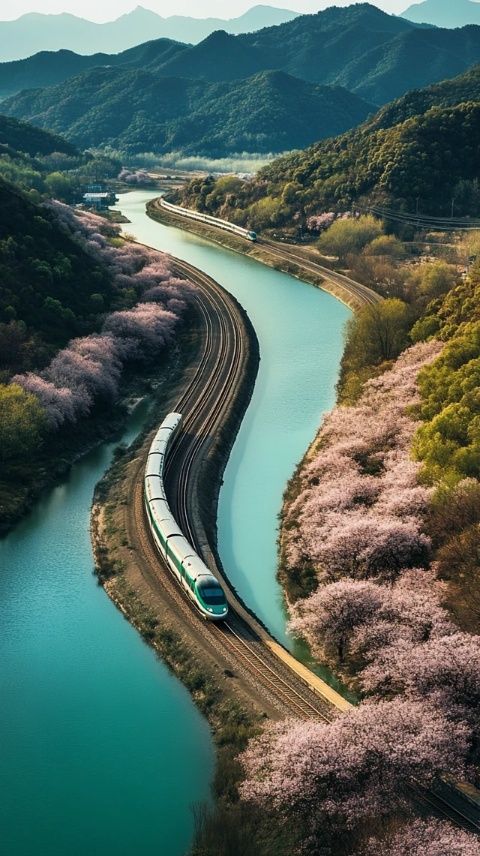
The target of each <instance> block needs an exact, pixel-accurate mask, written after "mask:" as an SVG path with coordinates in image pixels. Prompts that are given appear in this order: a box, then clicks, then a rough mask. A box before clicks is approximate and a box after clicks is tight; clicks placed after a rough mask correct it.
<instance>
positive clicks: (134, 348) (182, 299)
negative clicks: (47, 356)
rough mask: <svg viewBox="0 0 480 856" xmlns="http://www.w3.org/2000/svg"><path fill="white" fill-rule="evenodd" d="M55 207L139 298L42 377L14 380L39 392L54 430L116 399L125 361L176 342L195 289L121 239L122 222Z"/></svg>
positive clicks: (162, 259)
mask: <svg viewBox="0 0 480 856" xmlns="http://www.w3.org/2000/svg"><path fill="white" fill-rule="evenodd" d="M50 207H51V208H52V210H53V212H54V214H55V216H56V217H57V219H58V220H59V222H60V223H61V225H62V227H63V228H64V229H65V230H66V231H68V232H69V234H70V235H71V236H72V237H73V238H74V239H75V240H77V241H78V242H79V243H80V245H81V246H82V248H83V249H84V250H85V251H86V252H87V253H89V254H90V255H91V256H93V257H94V258H95V259H96V260H97V261H98V262H99V263H101V264H102V265H104V266H106V267H107V268H108V270H109V271H110V273H111V275H112V279H113V282H114V285H115V287H116V289H117V290H118V292H119V294H122V295H124V294H126V293H128V294H129V295H133V296H134V297H135V296H136V297H137V299H138V302H137V304H136V305H135V306H133V307H132V308H131V309H124V310H120V311H117V312H113V313H111V314H110V315H108V316H107V317H106V318H105V321H104V324H103V328H102V331H101V333H99V334H92V335H90V336H85V337H83V338H79V339H74V340H73V341H71V342H70V343H69V345H68V346H67V347H66V348H64V349H63V350H61V351H59V353H58V354H57V355H56V356H55V357H54V359H53V360H52V361H51V363H50V365H49V366H48V367H47V368H46V369H45V370H44V371H43V372H42V373H41V374H40V375H36V374H34V373H28V374H26V375H18V376H17V377H15V378H14V382H15V383H17V384H18V385H19V386H21V387H22V388H23V389H25V390H26V391H28V392H31V393H33V394H34V395H36V396H37V398H38V399H39V401H40V402H41V404H42V406H43V408H44V410H45V413H46V416H47V420H48V423H49V425H50V427H51V428H52V429H53V430H56V429H58V428H60V427H61V426H62V425H63V424H64V423H65V422H75V421H76V420H77V419H79V418H81V417H84V416H86V415H88V414H89V413H90V411H91V409H92V407H93V406H94V404H95V403H96V401H98V400H100V399H104V400H109V401H112V400H115V398H116V397H117V396H118V392H119V385H120V378H121V374H122V371H123V368H124V366H125V364H126V362H127V361H128V360H132V359H133V360H139V359H146V358H151V357H152V356H155V355H156V354H158V353H159V352H160V351H161V350H162V349H163V348H165V347H166V346H168V345H169V344H170V343H171V342H172V339H173V337H174V333H175V329H176V326H177V324H178V322H179V319H180V318H181V317H182V315H183V314H184V312H185V310H186V307H187V305H188V302H189V300H190V298H191V295H192V293H193V291H194V287H193V285H192V284H191V283H189V282H187V281H185V280H183V279H181V278H179V277H177V276H176V275H172V272H171V269H170V262H169V260H168V259H167V257H166V256H165V255H163V254H162V253H159V252H156V251H155V250H151V249H150V248H148V247H143V246H141V245H137V244H133V243H131V242H127V241H122V240H120V238H119V235H120V232H119V228H118V226H115V225H112V224H111V223H108V222H107V221H105V220H103V219H102V218H101V217H98V216H97V215H95V214H90V213H82V214H79V213H78V212H75V211H73V210H72V209H71V208H69V207H68V206H66V205H63V204H62V203H59V202H53V203H51V204H50Z"/></svg>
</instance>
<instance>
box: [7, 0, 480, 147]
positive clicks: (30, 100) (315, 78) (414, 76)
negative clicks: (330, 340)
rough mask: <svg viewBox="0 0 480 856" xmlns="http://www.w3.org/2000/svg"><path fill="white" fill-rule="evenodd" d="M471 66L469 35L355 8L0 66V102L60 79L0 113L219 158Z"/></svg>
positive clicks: (125, 143) (300, 141)
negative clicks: (12, 91) (198, 37)
mask: <svg viewBox="0 0 480 856" xmlns="http://www.w3.org/2000/svg"><path fill="white" fill-rule="evenodd" d="M478 62H480V27H476V26H468V27H464V28H462V29H455V30H451V29H441V28H435V27H421V26H418V25H417V24H413V23H411V22H409V21H407V20H405V19H403V18H401V17H395V16H393V15H387V14H386V13H384V12H382V11H380V10H379V9H378V8H377V7H375V6H372V5H370V4H368V3H361V4H357V5H353V6H350V7H346V8H345V7H343V8H338V7H332V8H329V9H327V10H325V11H324V12H319V13H317V14H316V15H302V16H298V17H296V18H294V19H293V20H291V21H289V22H287V23H284V24H281V25H278V26H274V27H268V28H266V29H263V30H260V31H258V32H254V33H250V34H243V35H239V36H234V35H231V34H229V33H226V32H225V31H224V30H220V31H216V32H214V33H212V34H211V35H209V36H208V37H207V38H206V39H204V40H203V41H202V42H200V44H198V45H186V44H182V43H179V42H172V41H170V40H168V39H160V40H154V41H151V42H147V43H145V44H142V45H139V46H138V47H135V48H131V49H129V50H128V51H124V52H122V53H120V54H116V55H107V54H99V55H95V56H90V57H85V56H80V55H77V54H72V53H68V52H63V51H62V52H59V53H55V54H42V53H41V54H37V55H36V56H33V57H31V58H30V59H27V60H23V61H20V62H16V63H6V64H0V93H1V92H3V93H6V92H7V91H8V87H9V86H10V87H11V88H12V87H13V88H15V87H22V86H26V87H28V86H31V85H32V84H33V85H34V86H35V85H36V86H38V84H39V83H43V84H45V83H46V82H48V83H49V84H53V83H55V79H56V77H57V78H58V77H59V76H60V78H61V82H59V83H57V84H56V85H49V86H44V87H43V88H40V89H38V88H36V89H29V88H27V89H26V90H25V91H22V92H20V93H18V94H16V95H14V96H12V97H9V98H7V99H6V100H5V101H4V102H3V104H2V111H3V112H4V113H5V114H7V115H11V116H14V117H16V118H19V119H24V120H27V121H31V122H33V123H34V124H37V125H39V126H40V127H42V128H46V129H51V130H53V131H55V132H56V133H60V134H65V135H66V136H67V138H68V139H70V140H71V141H73V142H74V143H76V144H77V145H80V146H82V147H92V146H94V147H102V146H111V147H113V148H115V149H117V150H121V151H124V152H125V153H128V154H134V153H138V152H140V151H153V152H156V153H166V152H168V151H175V152H181V153H188V154H192V153H194V154H204V155H207V154H208V155H212V156H216V157H217V156H218V157H220V156H224V155H227V154H233V153H237V152H242V151H248V152H258V153H265V152H281V151H285V150H286V149H290V148H297V147H299V146H301V147H303V146H305V145H308V144H309V143H311V142H313V141H314V140H318V139H323V138H325V137H328V136H331V135H335V134H338V133H340V132H343V131H345V130H348V129H349V128H351V127H354V126H355V125H356V124H358V123H359V122H360V121H362V120H363V119H365V118H366V116H367V115H368V114H369V113H373V112H374V107H373V105H376V106H377V107H378V106H380V105H382V104H385V103H387V102H391V101H392V100H393V99H395V98H397V97H399V96H402V95H403V94H404V93H405V92H407V91H409V90H412V89H419V88H422V87H425V86H428V85H429V84H432V83H434V82H436V81H439V80H443V79H445V78H447V77H454V76H455V75H458V74H459V73H462V72H464V71H466V70H467V69H469V68H471V67H472V66H473V65H475V64H476V63H478ZM90 63H91V64H92V65H93V67H88V66H89V65H90ZM85 66H87V69H86V70H85ZM74 70H81V73H80V74H77V76H74V77H71V76H69V75H71V73H72V72H73V73H75V71H74ZM65 78H66V79H65ZM331 87H335V88H334V89H332V88H331ZM338 87H343V88H341V89H339V88H338ZM345 90H347V91H345ZM299 105H301V106H299Z"/></svg>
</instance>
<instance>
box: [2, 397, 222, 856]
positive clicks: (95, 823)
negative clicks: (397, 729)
mask: <svg viewBox="0 0 480 856" xmlns="http://www.w3.org/2000/svg"><path fill="white" fill-rule="evenodd" d="M147 412H148V404H145V403H144V404H142V405H140V406H139V407H138V408H137V409H136V410H135V411H134V413H133V414H132V415H131V417H130V419H129V422H128V425H127V427H126V430H125V431H124V434H123V437H122V438H121V439H122V441H123V442H125V443H129V442H131V441H132V440H133V439H134V437H135V436H136V435H137V434H138V432H139V431H140V430H141V429H142V426H143V424H144V422H145V419H146V417H147ZM115 445H116V444H114V443H107V444H104V445H103V446H101V447H100V448H98V449H96V450H94V451H93V452H91V453H90V454H88V455H86V456H85V457H84V458H83V459H82V460H81V461H80V462H78V463H77V464H75V466H74V467H73V469H72V471H71V473H70V476H69V477H68V479H67V480H66V481H65V482H64V483H63V484H62V485H60V486H59V487H57V488H55V489H54V490H53V491H51V492H50V493H49V494H48V495H47V496H46V497H45V498H44V499H42V500H41V501H40V502H39V503H38V504H37V506H36V507H35V510H34V511H33V513H31V514H29V515H28V517H27V518H26V519H25V520H24V521H23V522H22V523H21V524H20V526H18V527H17V528H16V529H15V531H14V532H13V533H12V534H10V535H9V536H8V537H7V538H6V539H5V540H3V541H0V568H1V573H0V604H1V608H0V656H1V669H0V692H1V704H0V745H1V747H2V748H1V762H0V828H1V832H0V838H1V845H0V852H1V853H2V854H5V856H7V854H9V856H86V854H88V856H133V854H135V856H156V854H157V856H183V854H184V853H185V851H186V849H187V848H188V846H189V842H190V840H191V834H192V821H193V819H192V813H191V806H192V804H193V803H194V802H196V801H198V800H202V799H207V798H208V793H209V784H210V780H211V776H212V771H213V761H214V754H213V746H212V740H211V736H210V731H209V728H208V725H207V723H206V722H205V720H204V719H203V717H201V716H200V714H199V713H198V712H197V710H196V708H195V707H194V705H193V704H192V701H191V699H190V696H189V695H188V693H187V691H186V690H185V689H184V688H183V687H182V685H181V684H180V683H179V682H178V681H177V680H176V679H175V678H173V677H172V676H171V675H170V674H169V672H168V670H167V668H166V667H165V666H164V665H163V664H162V663H161V662H159V661H158V659H157V658H156V657H155V655H154V654H153V652H152V651H151V649H150V648H148V647H147V646H146V645H145V644H144V643H143V641H142V640H141V638H140V636H139V635H138V634H137V632H136V631H135V630H134V629H133V628H132V627H131V626H130V625H129V624H128V622H127V621H125V619H124V618H123V617H122V615H121V613H120V612H118V611H117V609H116V608H115V606H114V605H113V603H112V602H111V601H110V600H109V598H108V597H107V595H106V594H105V592H104V591H103V589H102V588H100V587H99V586H98V585H97V583H96V579H95V578H94V576H93V557H92V550H91V544H90V534H89V518H90V506H91V502H92V496H93V490H94V487H95V484H96V482H97V481H98V480H99V479H100V478H101V476H102V474H103V473H104V472H105V470H106V469H107V468H108V466H109V464H110V462H111V460H112V455H113V451H114V448H115Z"/></svg>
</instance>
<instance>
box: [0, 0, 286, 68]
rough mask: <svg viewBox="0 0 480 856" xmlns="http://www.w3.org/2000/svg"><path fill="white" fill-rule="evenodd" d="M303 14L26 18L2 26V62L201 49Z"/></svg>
mask: <svg viewBox="0 0 480 856" xmlns="http://www.w3.org/2000/svg"><path fill="white" fill-rule="evenodd" d="M297 14H298V13H297V12H289V11H288V10H287V9H275V8H273V7H271V6H261V5H260V6H254V7H253V8H252V9H250V10H249V11H248V12H246V13H245V14H244V15H241V16H240V17H238V18H232V19H223V18H203V19H202V18H194V17H185V16H181V15H174V16H171V17H169V18H163V17H162V16H161V15H157V14H156V13H155V12H152V11H150V10H148V9H143V8H142V7H141V6H137V8H136V9H134V10H133V11H132V12H129V13H127V14H126V15H122V16H121V17H120V18H118V19H117V20H115V21H109V22H107V23H104V24H98V23H95V22H93V21H87V20H85V19H83V18H78V17H75V16H74V15H69V14H60V15H43V14H39V13H32V14H27V15H22V17H21V18H18V19H17V20H15V21H1V22H0V60H1V61H3V62H7V61H10V60H17V59H24V58H26V57H29V56H31V55H32V54H34V53H38V52H39V51H59V50H62V49H67V50H70V51H76V52H78V53H81V54H94V53H98V52H105V53H118V52H120V51H124V50H126V49H127V48H130V47H133V46H134V45H139V44H141V43H142V42H146V41H149V40H150V39H173V40H174V41H182V42H193V43H197V42H200V41H202V40H203V39H205V38H206V37H207V36H208V35H210V33H212V32H214V30H218V29H225V30H228V32H230V33H234V34H238V33H249V32H252V31H253V30H257V29H261V28H262V27H270V26H273V25H275V24H279V23H281V22H283V21H289V20H291V19H292V18H295V17H296V16H297Z"/></svg>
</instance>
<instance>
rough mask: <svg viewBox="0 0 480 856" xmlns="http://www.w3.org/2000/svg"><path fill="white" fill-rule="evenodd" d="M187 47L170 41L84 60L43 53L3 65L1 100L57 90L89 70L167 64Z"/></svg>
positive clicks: (69, 53) (66, 54)
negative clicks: (51, 88)
mask: <svg viewBox="0 0 480 856" xmlns="http://www.w3.org/2000/svg"><path fill="white" fill-rule="evenodd" d="M186 47H187V46H186V45H183V44H180V43H179V42H173V41H170V40H169V39H157V40H156V41H154V42H146V43H145V44H141V45H138V46H137V47H134V48H129V49H128V50H126V51H123V52H122V53H118V54H106V53H96V54H92V55H88V56H82V55H80V54H77V53H73V52H72V51H69V50H59V51H56V52H52V51H42V52H41V53H37V54H34V56H31V57H28V59H21V60H16V61H14V62H2V63H0V98H7V97H8V96H9V95H14V94H15V93H17V92H20V91H21V90H22V89H33V88H35V89H38V88H40V87H44V86H54V85H55V84H56V83H63V81H65V80H68V79H69V78H71V77H75V76H76V75H78V74H81V73H82V72H83V71H87V70H88V69H90V68H99V67H102V66H123V65H125V66H130V65H131V66H135V67H140V68H141V67H143V66H144V65H148V63H149V62H150V61H151V60H152V58H153V59H155V61H156V62H166V61H167V60H169V59H171V58H172V57H173V56H174V55H175V54H177V53H181V52H182V51H183V50H185V49H186Z"/></svg>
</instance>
